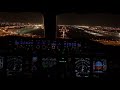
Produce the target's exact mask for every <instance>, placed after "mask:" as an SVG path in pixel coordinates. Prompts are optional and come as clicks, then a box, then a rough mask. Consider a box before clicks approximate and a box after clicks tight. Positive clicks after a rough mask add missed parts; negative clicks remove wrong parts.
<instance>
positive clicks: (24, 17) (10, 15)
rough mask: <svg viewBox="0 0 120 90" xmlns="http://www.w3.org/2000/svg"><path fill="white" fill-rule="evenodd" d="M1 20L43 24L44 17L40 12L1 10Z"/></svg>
mask: <svg viewBox="0 0 120 90" xmlns="http://www.w3.org/2000/svg"><path fill="white" fill-rule="evenodd" d="M0 21H7V22H22V23H27V22H29V23H40V24H42V23H43V17H42V14H41V13H39V12H0Z"/></svg>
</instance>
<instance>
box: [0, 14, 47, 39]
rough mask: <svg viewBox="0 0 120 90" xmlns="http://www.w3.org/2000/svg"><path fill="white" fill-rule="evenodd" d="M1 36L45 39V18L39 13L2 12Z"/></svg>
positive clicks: (0, 19) (0, 20) (0, 17)
mask: <svg viewBox="0 0 120 90" xmlns="http://www.w3.org/2000/svg"><path fill="white" fill-rule="evenodd" d="M0 36H21V37H32V38H44V37H45V29H44V18H43V15H42V14H41V13H39V12H0Z"/></svg>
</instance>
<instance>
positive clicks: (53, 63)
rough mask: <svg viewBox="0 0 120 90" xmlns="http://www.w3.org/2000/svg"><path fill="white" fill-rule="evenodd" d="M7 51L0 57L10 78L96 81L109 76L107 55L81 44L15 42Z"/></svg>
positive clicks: (10, 43)
mask: <svg viewBox="0 0 120 90" xmlns="http://www.w3.org/2000/svg"><path fill="white" fill-rule="evenodd" d="M8 48H9V49H8ZM8 48H7V49H8V52H7V53H6V56H0V69H2V68H3V66H5V67H4V72H6V73H5V74H6V77H7V78H13V79H14V78H16V77H17V78H19V77H20V78H25V79H26V78H37V79H38V78H39V79H68V78H96V76H98V75H99V77H100V75H101V74H102V73H106V72H107V57H105V53H104V52H103V53H102V51H101V50H100V48H99V47H98V48H97V50H95V49H94V48H95V47H94V46H93V44H89V43H86V42H81V41H79V40H74V41H73V40H45V39H41V40H25V39H14V40H10V41H9V42H8ZM96 51H97V52H99V53H96ZM8 55H9V56H8ZM99 77H97V78H99Z"/></svg>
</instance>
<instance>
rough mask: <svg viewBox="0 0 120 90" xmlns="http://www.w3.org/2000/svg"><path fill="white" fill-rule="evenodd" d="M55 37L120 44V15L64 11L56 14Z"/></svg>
mask: <svg viewBox="0 0 120 90" xmlns="http://www.w3.org/2000/svg"><path fill="white" fill-rule="evenodd" d="M56 36H57V38H62V39H72V38H87V39H90V40H93V41H96V42H99V43H102V44H104V45H114V46H120V15H118V14H108V13H107V14H103V13H87V14H86V13H85V14H79V13H64V14H60V15H58V16H57V35H56Z"/></svg>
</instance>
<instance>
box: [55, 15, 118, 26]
mask: <svg viewBox="0 0 120 90" xmlns="http://www.w3.org/2000/svg"><path fill="white" fill-rule="evenodd" d="M57 24H72V25H73V24H74V25H90V26H94V25H100V26H113V27H119V26H120V15H118V14H108V13H107V14H103V13H92V14H77V13H67V14H61V15H59V16H57Z"/></svg>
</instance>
